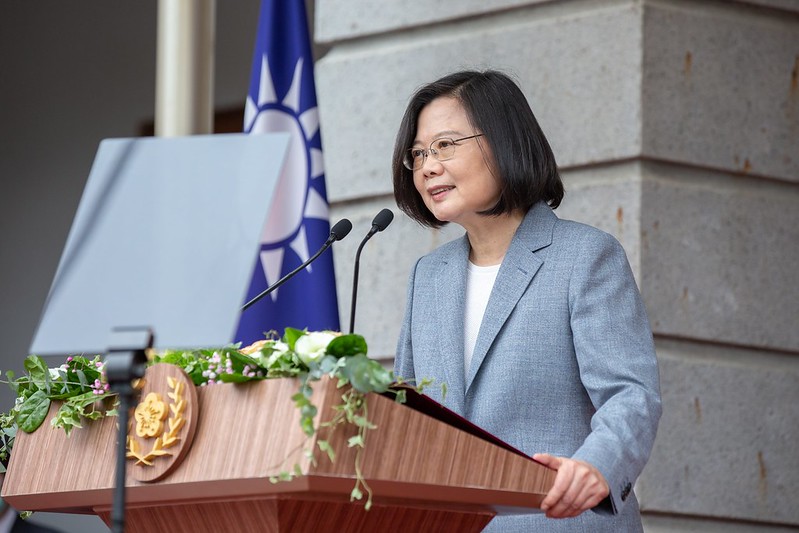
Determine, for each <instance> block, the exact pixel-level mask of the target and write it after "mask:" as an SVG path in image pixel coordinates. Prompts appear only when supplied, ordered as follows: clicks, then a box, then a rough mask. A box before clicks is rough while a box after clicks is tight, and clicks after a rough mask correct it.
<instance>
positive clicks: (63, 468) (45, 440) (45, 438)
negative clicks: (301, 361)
mask: <svg viewBox="0 0 799 533" xmlns="http://www.w3.org/2000/svg"><path fill="white" fill-rule="evenodd" d="M149 376H150V374H149V371H148V379H149ZM195 390H196V403H197V405H196V406H195V408H196V411H197V418H196V432H195V434H194V438H193V442H192V443H191V445H190V448H189V449H187V450H186V452H185V455H184V457H183V459H182V461H181V462H179V463H178V464H176V466H175V467H174V469H173V470H172V471H171V472H170V473H168V474H167V475H166V476H165V477H163V478H162V479H160V480H158V481H155V482H142V481H138V480H137V479H136V474H137V469H142V468H146V467H143V466H137V465H135V464H134V461H133V460H130V461H128V466H127V472H128V474H127V506H126V531H130V532H132V533H136V532H151V531H169V532H174V533H178V532H187V533H200V532H203V531H215V532H216V531H220V532H221V531H237V532H247V531H252V532H264V531H266V532H272V531H274V532H278V531H280V532H282V531H291V532H303V531H457V532H464V531H480V530H481V529H482V528H484V527H485V526H486V525H487V524H488V522H490V521H491V519H492V518H493V517H494V516H495V515H496V514H497V513H498V512H501V513H503V514H504V513H523V512H532V511H533V510H534V509H535V508H537V507H538V506H539V505H540V503H541V500H542V499H543V497H544V495H545V494H546V493H547V491H548V490H549V488H550V487H551V486H552V483H553V481H554V477H555V472H554V471H552V470H549V469H548V468H546V467H544V466H542V465H540V464H538V463H536V462H534V461H532V460H531V459H529V458H528V457H525V456H523V455H521V454H519V453H515V452H513V451H510V450H509V449H504V448H503V447H500V446H498V445H496V444H493V443H491V442H488V441H486V440H484V439H483V438H480V437H478V436H474V435H472V434H469V433H468V432H465V431H462V430H461V429H457V428H455V427H452V426H451V425H449V424H447V423H444V422H441V421H439V420H437V419H436V418H434V417H433V416H429V415H427V414H424V413H422V412H419V411H417V410H414V409H411V408H409V407H407V406H404V405H400V404H397V403H396V402H394V401H393V400H391V399H389V398H386V397H382V396H379V395H374V394H371V395H369V396H368V397H367V402H368V415H369V420H370V421H372V422H373V423H374V424H376V426H377V428H376V429H373V430H370V431H368V432H367V437H366V448H365V449H364V451H363V453H362V457H361V465H362V473H363V476H364V478H365V479H366V480H367V482H368V484H369V486H370V487H371V488H372V490H373V494H374V499H373V505H372V508H371V509H370V510H369V511H366V510H364V501H363V500H362V501H356V502H352V503H351V502H350V500H349V495H350V491H351V490H352V488H353V486H354V484H355V474H354V459H355V453H356V451H355V449H353V448H349V447H348V446H347V440H348V439H349V438H350V437H351V436H353V435H354V434H355V430H354V428H350V427H349V426H343V427H339V428H338V429H336V431H335V432H334V433H333V434H332V436H331V437H330V444H331V445H332V447H333V449H334V450H335V453H336V458H335V462H331V461H330V460H329V459H328V457H327V455H326V454H325V453H321V452H319V451H318V449H317V454H316V456H317V459H318V461H317V464H316V465H313V464H312V463H311V462H310V461H309V459H308V458H307V457H305V455H304V453H303V449H306V448H310V447H311V446H313V447H314V448H316V443H315V442H314V441H313V440H312V441H308V440H307V437H306V436H305V435H304V434H303V432H302V431H301V429H300V426H299V413H298V412H297V409H296V408H295V407H294V403H293V401H292V400H291V396H292V395H293V394H295V393H296V392H297V390H298V382H297V381H296V380H292V379H278V380H267V381H260V382H251V383H246V384H239V385H232V384H225V385H213V386H208V387H201V388H197V389H195ZM340 397H341V390H340V389H337V388H336V384H335V382H331V381H329V380H324V381H322V382H319V383H316V384H314V394H313V402H314V404H315V405H316V406H317V407H318V408H319V415H318V416H319V417H321V419H322V421H324V420H329V419H330V418H331V416H332V410H331V406H332V405H336V404H338V403H340ZM55 409H56V407H55V406H51V411H50V414H49V415H48V420H47V421H45V423H44V424H43V425H42V427H41V428H39V429H38V430H37V431H36V432H34V433H32V434H25V433H23V432H21V431H20V432H19V433H18V435H17V438H16V442H15V445H14V449H13V453H12V456H11V461H10V464H9V468H8V473H7V475H6V478H5V484H4V486H3V495H2V496H3V498H4V499H5V500H6V501H8V502H9V503H10V504H11V505H13V506H14V507H15V508H17V509H21V510H30V511H54V512H68V513H84V514H97V515H98V516H100V517H101V518H102V519H103V520H104V521H105V522H106V523H110V514H111V502H112V493H113V486H114V460H115V456H114V454H115V442H116V438H117V428H116V422H117V420H116V418H113V417H112V418H107V419H103V420H100V421H97V422H93V423H91V422H90V423H87V424H85V426H84V428H83V429H77V430H75V431H73V432H72V435H71V436H70V437H66V436H65V434H64V432H63V431H62V430H60V429H52V428H51V426H50V423H49V419H50V418H51V417H52V416H53V415H54V413H55ZM186 431H189V430H188V429H187V430H186ZM323 437H324V434H322V435H321V437H320V438H323ZM170 451H174V452H175V453H177V451H176V450H170ZM295 464H297V465H299V469H300V472H301V474H302V475H300V476H298V477H296V478H294V479H293V480H291V481H287V482H279V483H276V484H273V483H271V482H270V481H269V478H270V476H274V475H277V474H278V473H279V472H281V471H290V470H292V468H293V466H294V465H295Z"/></svg>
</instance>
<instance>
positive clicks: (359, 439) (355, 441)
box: [347, 435, 364, 448]
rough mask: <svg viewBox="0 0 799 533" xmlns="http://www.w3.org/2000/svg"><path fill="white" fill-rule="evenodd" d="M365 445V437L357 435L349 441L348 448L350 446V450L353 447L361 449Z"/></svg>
mask: <svg viewBox="0 0 799 533" xmlns="http://www.w3.org/2000/svg"><path fill="white" fill-rule="evenodd" d="M363 445H364V442H363V436H361V435H355V436H353V437H350V438H349V440H348V441H347V446H349V447H350V448H352V447H353V446H358V447H359V448H363Z"/></svg>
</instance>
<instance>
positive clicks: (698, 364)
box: [636, 341, 799, 531]
mask: <svg viewBox="0 0 799 533" xmlns="http://www.w3.org/2000/svg"><path fill="white" fill-rule="evenodd" d="M656 347H657V352H658V359H659V362H660V374H661V376H660V380H661V388H662V395H663V417H662V419H661V421H660V428H659V429H658V435H657V439H656V441H655V447H654V450H653V452H652V456H651V459H650V461H649V464H648V465H647V467H646V469H645V470H644V474H643V475H642V476H641V478H640V479H639V482H638V484H637V486H636V493H637V494H638V496H639V500H640V502H641V508H642V509H643V510H644V511H650V512H656V513H674V514H678V515H699V516H705V517H721V518H726V519H734V520H749V521H762V522H770V523H776V524H784V525H793V526H797V525H799V507H797V506H796V487H797V486H799V455H797V453H796V442H797V440H799V359H796V358H795V357H788V356H785V355H775V354H773V353H768V352H757V351H754V350H743V349H733V348H725V347H723V346H710V345H701V344H691V343H688V342H675V341H671V342H669V341H658V342H657V345H656ZM725 531H727V530H725Z"/></svg>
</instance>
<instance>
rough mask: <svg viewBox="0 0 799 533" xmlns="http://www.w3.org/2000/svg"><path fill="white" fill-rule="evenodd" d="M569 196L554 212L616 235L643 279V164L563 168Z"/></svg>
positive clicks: (636, 275) (636, 271)
mask: <svg viewBox="0 0 799 533" xmlns="http://www.w3.org/2000/svg"><path fill="white" fill-rule="evenodd" d="M561 178H562V179H563V185H564V187H565V189H566V196H564V198H563V202H562V203H561V205H560V207H558V208H557V209H556V210H555V214H556V215H558V216H559V217H560V218H565V219H569V220H576V221H578V222H582V223H584V224H589V225H591V226H594V227H596V228H599V229H601V230H602V231H606V232H608V233H610V234H611V235H613V236H615V237H616V238H617V239H618V240H619V242H620V243H621V244H622V246H623V247H624V251H625V252H627V259H628V260H629V261H630V267H631V268H632V270H633V273H634V274H635V278H636V280H638V282H639V286H640V280H641V228H640V222H641V165H640V163H638V162H626V163H620V164H617V165H602V166H597V167H580V168H576V169H567V170H564V171H561Z"/></svg>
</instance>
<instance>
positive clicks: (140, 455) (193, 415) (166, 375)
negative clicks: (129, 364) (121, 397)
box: [127, 364, 197, 481]
mask: <svg viewBox="0 0 799 533" xmlns="http://www.w3.org/2000/svg"><path fill="white" fill-rule="evenodd" d="M144 380H145V385H144V389H143V390H142V394H141V398H142V400H141V401H140V402H139V405H137V406H136V409H135V411H134V413H133V417H132V420H131V427H130V428H129V430H128V443H127V450H128V451H127V458H128V459H133V460H135V462H134V464H133V466H134V468H133V469H132V470H131V469H130V466H129V472H130V473H131V474H132V476H133V477H134V478H136V479H138V480H139V481H156V480H158V479H161V478H163V477H164V476H166V475H167V474H169V473H170V472H171V471H172V470H173V469H174V468H175V467H176V466H177V465H178V464H179V463H180V461H181V460H182V459H183V456H184V455H185V453H186V451H188V448H189V446H190V445H191V439H192V438H193V436H194V429H195V426H196V421H197V392H196V390H195V388H194V384H193V383H192V382H191V380H190V379H189V377H188V376H187V375H186V374H185V373H184V372H183V371H182V370H181V369H179V368H177V367H176V366H173V365H168V364H157V365H153V366H152V367H150V368H148V369H147V373H146V375H145V377H144Z"/></svg>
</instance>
